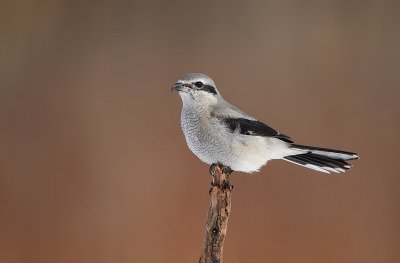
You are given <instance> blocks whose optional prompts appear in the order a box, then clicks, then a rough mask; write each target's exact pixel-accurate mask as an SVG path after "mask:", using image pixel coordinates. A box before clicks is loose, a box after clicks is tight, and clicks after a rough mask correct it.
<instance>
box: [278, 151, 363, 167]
mask: <svg viewBox="0 0 400 263" xmlns="http://www.w3.org/2000/svg"><path fill="white" fill-rule="evenodd" d="M291 149H294V150H300V151H304V153H302V154H296V155H289V156H285V157H283V159H284V160H286V161H288V162H291V163H294V164H297V165H300V166H303V167H306V168H309V169H313V170H316V171H319V172H323V173H331V172H333V173H341V172H345V171H346V170H348V169H350V168H351V164H349V163H348V162H346V161H348V160H356V159H358V158H359V157H358V155H357V154H356V153H352V152H345V151H339V150H333V149H326V148H318V147H312V146H305V145H298V144H291Z"/></svg>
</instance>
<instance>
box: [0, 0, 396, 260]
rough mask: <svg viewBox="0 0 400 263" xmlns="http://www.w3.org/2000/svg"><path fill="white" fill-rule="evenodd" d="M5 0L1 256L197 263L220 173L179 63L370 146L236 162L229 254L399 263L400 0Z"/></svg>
mask: <svg viewBox="0 0 400 263" xmlns="http://www.w3.org/2000/svg"><path fill="white" fill-rule="evenodd" d="M1 6H2V7H1V8H0V20H1V23H0V29H1V41H0V50H1V51H0V52H1V53H0V54H1V59H0V61H1V62H0V67H1V68H0V202H1V203H0V261H1V262H5V263H19V262H24V263H25V262H29V263H31V262H32V263H33V262H40V263H44V262H57V263H62V262H99V263H102V262H197V260H198V257H199V255H200V248H201V242H202V239H203V227H204V222H205V216H206V212H207V209H208V205H209V196H208V189H209V183H210V177H209V175H208V167H207V165H205V164H203V163H201V162H200V161H199V160H198V159H197V158H196V157H195V156H194V155H193V154H192V153H191V152H190V151H189V150H188V148H187V146H186V143H185V141H184V138H183V135H182V132H181V130H180V123H179V117H180V108H181V101H180V98H179V96H178V94H176V93H172V92H171V91H170V87H171V85H172V84H174V83H175V82H176V80H177V79H178V78H179V77H180V76H181V75H182V74H183V73H185V72H203V73H206V74H209V75H210V76H212V77H213V78H214V79H215V80H216V82H217V86H218V87H219V89H220V91H221V92H222V94H223V95H224V97H225V98H226V99H227V100H228V101H231V102H232V103H233V104H235V105H237V106H238V107H240V108H241V109H243V110H245V111H247V112H248V113H250V114H252V115H254V116H256V117H258V118H259V119H260V120H263V121H265V122H266V123H267V124H269V125H271V126H273V127H275V128H277V129H278V130H279V131H281V132H283V133H286V134H289V135H290V136H291V137H292V138H294V139H295V140H296V142H298V143H303V144H310V145H317V146H325V147H332V148H337V149H343V150H351V151H356V152H358V153H359V154H360V156H361V159H360V160H359V161H357V162H355V165H354V168H353V169H352V170H351V171H350V172H348V173H346V174H344V175H331V176H326V175H324V174H319V173H317V172H314V171H312V170H308V169H304V168H301V167H298V166H295V165H292V164H289V163H286V162H283V161H273V162H271V163H269V164H268V165H267V166H266V167H264V168H263V169H262V171H261V172H260V173H257V174H254V175H247V174H242V173H236V174H234V175H233V184H234V185H235V186H236V187H235V190H234V193H233V209H232V215H231V218H230V223H229V229H228V236H227V239H226V243H225V251H224V252H225V253H224V254H225V262H230V263H234V262H282V263H288V262H340V263H344V262H363V263H367V262H389V263H391V262H393V263H394V262H400V249H399V248H400V192H399V183H400V174H399V172H398V170H399V167H398V164H399V159H398V158H399V149H400V142H399V139H398V136H399V133H400V121H399V115H400V106H399V99H400V85H399V84H400V74H399V69H400V49H399V47H400V40H399V39H400V38H399V26H400V23H399V22H400V17H399V13H398V11H399V10H400V5H399V2H398V1H314V2H303V1H250V2H244V1H229V2H225V3H222V2H220V3H215V2H213V1H209V2H205V1H182V2H180V1H165V2H164V1H146V2H144V1H143V3H140V2H134V1H112V2H111V1H110V2H109V3H107V2H104V1H98V2H96V3H94V2H93V3H84V2H79V1H13V2H11V1H10V2H8V3H7V2H2V4H1Z"/></svg>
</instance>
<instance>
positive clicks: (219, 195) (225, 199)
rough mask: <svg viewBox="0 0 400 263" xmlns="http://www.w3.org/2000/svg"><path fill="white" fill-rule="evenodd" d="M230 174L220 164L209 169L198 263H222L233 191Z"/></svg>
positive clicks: (228, 170) (227, 169)
mask: <svg viewBox="0 0 400 263" xmlns="http://www.w3.org/2000/svg"><path fill="white" fill-rule="evenodd" d="M231 172H232V171H231V170H230V169H229V168H227V167H224V166H222V165H220V164H216V165H212V166H211V167H210V174H211V175H212V182H211V189H210V196H211V203H210V208H209V209H208V214H207V221H206V226H205V236H204V241H203V250H202V253H201V256H200V260H199V262H200V263H219V262H222V253H223V246H224V240H225V236H226V230H227V227H228V219H229V215H230V213H231V192H232V189H233V186H232V185H231V183H230V182H229V175H230V174H231Z"/></svg>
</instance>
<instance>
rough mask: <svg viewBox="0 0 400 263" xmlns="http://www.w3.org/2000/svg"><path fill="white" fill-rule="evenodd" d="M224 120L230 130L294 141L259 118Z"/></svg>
mask: <svg viewBox="0 0 400 263" xmlns="http://www.w3.org/2000/svg"><path fill="white" fill-rule="evenodd" d="M222 122H224V123H225V124H226V126H227V127H228V128H229V131H230V132H232V133H239V134H243V135H250V136H263V137H274V138H277V139H280V140H282V141H285V142H289V143H293V141H292V140H291V138H290V137H289V136H287V135H285V134H282V133H279V132H278V131H276V130H274V129H273V128H271V127H269V126H268V125H266V124H265V123H262V122H260V121H257V120H248V119H244V118H224V119H222Z"/></svg>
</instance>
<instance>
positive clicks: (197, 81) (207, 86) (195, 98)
mask: <svg viewBox="0 0 400 263" xmlns="http://www.w3.org/2000/svg"><path fill="white" fill-rule="evenodd" d="M172 90H175V91H178V92H179V95H180V96H181V98H182V101H183V104H184V105H193V106H211V105H214V104H217V102H218V99H219V98H220V95H219V92H218V90H217V88H216V87H215V83H214V81H213V80H212V79H211V78H210V77H209V76H207V75H204V74H201V73H188V74H185V75H183V76H182V77H181V78H180V79H179V80H178V82H177V83H176V84H175V85H173V86H172Z"/></svg>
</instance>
